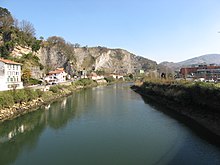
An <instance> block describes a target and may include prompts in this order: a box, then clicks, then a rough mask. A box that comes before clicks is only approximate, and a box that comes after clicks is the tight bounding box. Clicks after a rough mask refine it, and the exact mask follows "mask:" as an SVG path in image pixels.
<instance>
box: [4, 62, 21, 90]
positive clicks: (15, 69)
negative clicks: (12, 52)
mask: <svg viewBox="0 0 220 165" xmlns="http://www.w3.org/2000/svg"><path fill="white" fill-rule="evenodd" d="M21 88H23V82H22V81H21V64H20V63H17V62H14V61H11V60H6V59H3V58H0V91H4V90H10V89H21Z"/></svg>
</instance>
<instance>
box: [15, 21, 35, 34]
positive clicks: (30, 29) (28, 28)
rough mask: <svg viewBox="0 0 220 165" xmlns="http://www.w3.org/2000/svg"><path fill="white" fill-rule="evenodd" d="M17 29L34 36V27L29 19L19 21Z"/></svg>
mask: <svg viewBox="0 0 220 165" xmlns="http://www.w3.org/2000/svg"><path fill="white" fill-rule="evenodd" d="M19 29H20V30H21V31H23V32H24V33H26V34H28V35H30V36H32V37H34V36H35V28H34V26H33V24H32V23H30V22H29V21H26V20H22V21H21V22H20V23H19Z"/></svg>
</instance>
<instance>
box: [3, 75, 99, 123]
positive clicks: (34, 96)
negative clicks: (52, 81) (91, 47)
mask: <svg viewBox="0 0 220 165" xmlns="http://www.w3.org/2000/svg"><path fill="white" fill-rule="evenodd" d="M94 86H97V83H96V82H95V81H93V80H90V79H81V80H78V81H76V82H72V83H71V85H55V86H51V87H50V89H49V91H45V92H43V91H41V90H39V89H37V90H33V89H30V88H25V89H19V90H10V91H1V92H0V121H5V120H9V119H13V118H16V117H18V116H20V115H23V114H25V113H28V112H31V111H34V110H36V109H38V108H39V107H40V106H42V105H47V104H49V103H50V102H52V101H54V100H56V99H58V98H60V97H64V96H67V95H70V94H71V93H72V92H74V91H75V90H77V89H81V88H87V87H94Z"/></svg>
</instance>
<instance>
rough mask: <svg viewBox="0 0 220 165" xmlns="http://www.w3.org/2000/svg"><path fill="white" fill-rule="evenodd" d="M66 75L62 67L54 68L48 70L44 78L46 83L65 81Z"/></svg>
mask: <svg viewBox="0 0 220 165" xmlns="http://www.w3.org/2000/svg"><path fill="white" fill-rule="evenodd" d="M66 77H67V73H66V72H65V70H64V68H57V69H56V70H53V71H50V72H49V73H48V74H47V76H46V77H45V78H44V80H45V81H46V82H47V83H48V84H51V85H52V84H58V83H61V82H65V81H66Z"/></svg>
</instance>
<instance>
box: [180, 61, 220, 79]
mask: <svg viewBox="0 0 220 165" xmlns="http://www.w3.org/2000/svg"><path fill="white" fill-rule="evenodd" d="M180 75H181V76H182V77H189V76H191V77H193V78H194V79H198V78H204V79H205V80H211V79H212V80H217V79H219V78H220V66H218V65H213V64H211V65H198V66H194V67H188V68H181V69H180Z"/></svg>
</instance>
